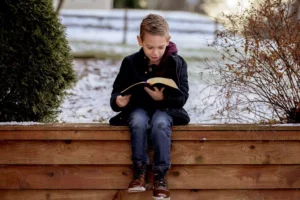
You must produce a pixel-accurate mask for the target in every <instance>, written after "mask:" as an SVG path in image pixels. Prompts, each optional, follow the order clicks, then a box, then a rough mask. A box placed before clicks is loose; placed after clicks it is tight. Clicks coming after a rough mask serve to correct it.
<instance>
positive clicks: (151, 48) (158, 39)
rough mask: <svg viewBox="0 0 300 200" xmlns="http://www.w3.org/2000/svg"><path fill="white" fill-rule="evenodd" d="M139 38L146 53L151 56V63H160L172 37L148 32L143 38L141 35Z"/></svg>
mask: <svg viewBox="0 0 300 200" xmlns="http://www.w3.org/2000/svg"><path fill="white" fill-rule="evenodd" d="M137 38H138V42H139V45H140V46H141V47H143V50H144V53H145V54H146V56H147V57H148V58H149V60H150V64H159V63H160V60H161V58H162V56H163V55H164V53H165V50H166V47H167V46H168V45H169V41H170V38H171V37H170V36H168V37H166V36H161V35H150V34H148V33H146V34H145V35H144V38H143V40H142V38H141V37H140V36H137Z"/></svg>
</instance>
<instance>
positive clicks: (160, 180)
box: [154, 174, 167, 188]
mask: <svg viewBox="0 0 300 200" xmlns="http://www.w3.org/2000/svg"><path fill="white" fill-rule="evenodd" d="M154 176H155V177H154V179H155V181H154V185H155V188H158V187H159V186H162V187H164V188H167V181H166V179H165V177H164V176H161V175H156V174H155V175H154Z"/></svg>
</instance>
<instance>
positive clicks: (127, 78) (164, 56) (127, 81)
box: [110, 14, 190, 200]
mask: <svg viewBox="0 0 300 200" xmlns="http://www.w3.org/2000/svg"><path fill="white" fill-rule="evenodd" d="M170 38H171V37H170V35H169V26H168V23H167V22H166V21H165V19H164V18H163V17H161V16H159V15H156V14H149V15H148V16H146V18H144V19H143V20H142V22H141V25H140V35H139V36H137V40H138V43H139V45H140V46H141V49H140V51H139V52H137V53H135V54H132V55H130V56H127V57H125V58H124V60H123V62H122V64H121V68H120V71H119V73H118V75H117V77H116V80H115V82H114V84H113V91H112V94H111V99H110V104H111V107H112V109H113V110H114V111H122V112H121V113H120V114H118V115H117V116H115V117H113V118H112V119H111V120H110V124H112V125H124V124H128V126H129V130H130V140H131V150H132V161H133V169H134V174H133V178H132V181H131V183H130V184H129V187H128V192H142V191H145V190H146V177H147V164H148V163H149V158H148V154H147V150H148V146H147V145H148V142H147V140H148V136H149V139H150V141H151V142H152V145H153V150H154V161H153V171H154V184H153V197H154V198H155V199H165V200H167V199H170V192H169V190H168V188H167V182H166V179H165V175H166V173H167V171H168V170H169V168H170V148H171V132H172V130H171V128H172V126H173V125H179V124H180V125H183V124H188V123H189V120H190V118H189V116H188V114H187V112H186V111H185V110H184V109H183V108H182V107H183V106H184V104H185V103H186V101H187V99H188V96H189V94H188V91H189V86H188V76H187V64H186V62H185V61H184V59H183V58H181V57H180V56H179V55H177V48H176V45H175V44H174V43H172V42H170ZM152 77H166V78H171V79H173V80H174V81H175V82H176V84H177V86H178V88H179V90H180V93H181V94H180V95H176V96H171V95H169V94H168V92H167V90H166V91H165V88H164V87H162V88H157V87H154V89H153V90H152V89H149V88H148V87H145V88H144V91H142V92H139V93H138V94H135V93H133V94H130V95H126V96H121V95H120V92H121V91H122V90H123V89H125V88H127V87H128V86H130V85H132V84H134V83H137V82H141V81H145V80H147V79H149V78H152Z"/></svg>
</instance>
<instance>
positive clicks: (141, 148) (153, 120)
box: [128, 108, 173, 173]
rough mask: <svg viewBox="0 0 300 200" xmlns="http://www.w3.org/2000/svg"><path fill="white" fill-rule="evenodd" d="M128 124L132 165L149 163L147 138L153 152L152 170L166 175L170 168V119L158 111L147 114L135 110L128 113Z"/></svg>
mask: <svg viewBox="0 0 300 200" xmlns="http://www.w3.org/2000/svg"><path fill="white" fill-rule="evenodd" d="M128 123H129V129H130V143H131V151H132V158H131V159H132V161H133V163H149V156H148V136H149V138H150V139H151V142H152V145H153V150H154V161H153V170H158V171H161V172H163V173H166V172H167V171H168V170H169V168H170V150H171V133H172V130H171V127H172V125H173V119H172V117H171V116H169V115H168V114H167V113H166V112H165V111H162V110H159V109H157V110H155V111H154V112H149V111H147V110H144V109H142V108H136V109H134V110H133V111H132V112H131V113H130V115H129V119H128ZM148 134H149V135H148Z"/></svg>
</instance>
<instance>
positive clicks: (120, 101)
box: [116, 94, 131, 108]
mask: <svg viewBox="0 0 300 200" xmlns="http://www.w3.org/2000/svg"><path fill="white" fill-rule="evenodd" d="M130 97H131V94H130V95H125V96H122V95H119V96H117V99H116V104H117V105H118V106H119V107H120V108H123V107H125V106H127V104H128V103H129V100H130Z"/></svg>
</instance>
